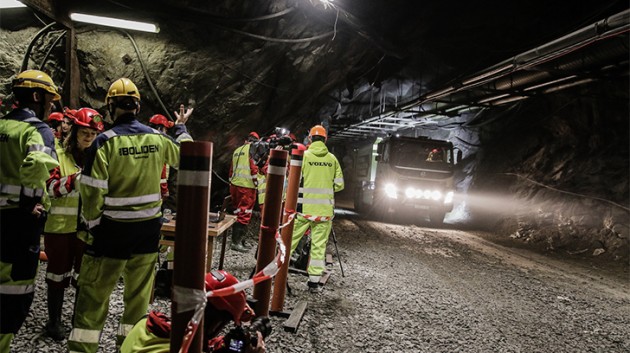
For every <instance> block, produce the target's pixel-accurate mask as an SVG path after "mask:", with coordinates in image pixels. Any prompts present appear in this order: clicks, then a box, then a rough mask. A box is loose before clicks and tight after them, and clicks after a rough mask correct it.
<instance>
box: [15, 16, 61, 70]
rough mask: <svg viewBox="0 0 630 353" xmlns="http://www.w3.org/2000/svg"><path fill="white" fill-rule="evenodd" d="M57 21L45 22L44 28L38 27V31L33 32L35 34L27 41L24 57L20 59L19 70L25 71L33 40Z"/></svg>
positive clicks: (33, 43)
mask: <svg viewBox="0 0 630 353" xmlns="http://www.w3.org/2000/svg"><path fill="white" fill-rule="evenodd" d="M56 24H57V22H51V23H49V24H47V25H46V26H44V28H42V29H40V30H39V32H37V33H36V34H35V36H34V37H33V39H31V42H30V43H28V47H27V48H26V52H25V53H24V59H23V60H22V66H21V67H20V72H22V71H25V70H26V69H27V68H28V59H29V57H30V56H31V50H33V46H34V45H35V42H36V41H37V40H38V39H39V38H40V37H41V36H43V35H44V34H46V32H47V31H48V30H49V29H50V28H51V27H52V26H54V25H56Z"/></svg>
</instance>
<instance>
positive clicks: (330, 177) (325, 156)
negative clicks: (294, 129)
mask: <svg viewBox="0 0 630 353" xmlns="http://www.w3.org/2000/svg"><path fill="white" fill-rule="evenodd" d="M343 188H344V182H343V173H342V172H341V166H339V161H338V160H337V157H335V156H334V155H333V154H332V153H329V152H328V148H327V147H326V144H324V143H323V142H321V141H316V142H313V143H312V144H311V145H310V146H309V148H308V150H306V151H305V152H304V159H303V161H302V181H301V185H300V189H299V193H300V194H299V195H298V211H299V212H301V213H303V214H306V215H312V216H322V217H332V216H333V214H334V208H335V192H338V191H341V190H343Z"/></svg>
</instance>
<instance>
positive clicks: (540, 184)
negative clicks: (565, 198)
mask: <svg viewBox="0 0 630 353" xmlns="http://www.w3.org/2000/svg"><path fill="white" fill-rule="evenodd" d="M497 174H504V175H511V176H516V177H518V178H521V179H524V180H527V181H528V182H530V183H532V184H535V185H538V186H542V187H544V188H547V189H550V190H553V191H557V192H560V193H563V194H568V195H572V196H577V197H582V198H587V199H593V200H598V201H602V202H605V203H608V204H611V205H613V206H615V207H618V208H620V209H622V210H624V211H626V212H630V208H628V207H625V206H623V205H620V204H618V203H616V202H613V201H610V200H606V199H602V198H600V197H595V196H588V195H582V194H577V193H574V192H571V191H564V190H560V189H556V188H554V187H552V186H549V185H545V184H543V183H539V182H537V181H535V180H532V179H529V178H527V177H525V176H522V175H520V174H516V173H497Z"/></svg>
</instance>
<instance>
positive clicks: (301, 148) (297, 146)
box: [292, 142, 306, 151]
mask: <svg viewBox="0 0 630 353" xmlns="http://www.w3.org/2000/svg"><path fill="white" fill-rule="evenodd" d="M292 148H297V149H298V150H300V151H306V146H304V145H303V144H301V143H299V142H293V147H292Z"/></svg>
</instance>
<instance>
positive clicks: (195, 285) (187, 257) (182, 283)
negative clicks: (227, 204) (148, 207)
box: [170, 141, 212, 353]
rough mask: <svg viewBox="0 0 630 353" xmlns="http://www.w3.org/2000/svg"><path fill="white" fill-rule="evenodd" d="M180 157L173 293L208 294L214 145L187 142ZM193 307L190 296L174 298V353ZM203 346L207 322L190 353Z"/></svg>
mask: <svg viewBox="0 0 630 353" xmlns="http://www.w3.org/2000/svg"><path fill="white" fill-rule="evenodd" d="M180 155H181V156H180V163H179V173H178V176H177V182H178V185H177V197H178V202H177V225H176V226H175V259H174V261H175V262H174V264H175V267H174V269H173V291H174V292H178V291H179V292H180V293H181V292H183V293H186V292H187V291H192V290H201V291H203V290H205V282H204V279H205V272H206V251H207V244H208V211H209V209H208V207H209V206H208V205H209V202H208V201H209V198H210V177H211V170H212V143H211V142H202V141H195V142H184V143H182V145H181V150H180ZM190 306H191V305H190V302H189V300H188V299H187V298H186V295H183V296H182V297H180V298H178V297H177V296H175V295H174V296H173V301H172V304H171V317H172V320H173V321H172V331H171V344H170V352H171V353H177V352H179V349H180V347H181V344H182V338H183V336H184V331H185V330H186V326H187V324H188V321H189V320H190V318H191V317H192V316H193V314H194V310H193V309H188V308H189V307H190ZM183 310H186V311H183ZM202 344H203V319H202V321H201V322H200V323H199V329H198V330H197V332H196V333H195V336H194V338H193V340H192V343H191V345H190V348H189V350H188V352H189V353H200V352H201V350H202Z"/></svg>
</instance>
